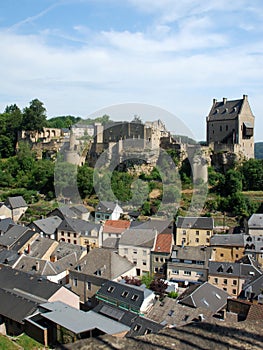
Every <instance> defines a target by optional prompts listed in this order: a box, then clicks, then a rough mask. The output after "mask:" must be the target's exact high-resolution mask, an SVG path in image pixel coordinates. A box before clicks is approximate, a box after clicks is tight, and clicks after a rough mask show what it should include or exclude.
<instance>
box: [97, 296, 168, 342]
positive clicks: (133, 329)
mask: <svg viewBox="0 0 263 350" xmlns="http://www.w3.org/2000/svg"><path fill="white" fill-rule="evenodd" d="M92 311H94V312H97V313H99V314H102V315H104V316H106V317H108V318H110V319H113V320H115V321H118V322H120V323H122V324H124V325H126V326H128V327H129V328H130V331H129V332H128V334H127V335H126V337H134V336H140V335H144V334H145V332H146V330H147V331H150V332H151V333H157V332H159V331H160V330H161V329H162V328H163V327H164V326H163V325H161V324H159V323H157V322H154V321H152V320H150V319H148V318H145V317H141V316H139V315H138V316H134V313H133V312H131V311H128V310H122V309H120V308H118V307H117V306H114V305H109V304H106V303H104V302H100V303H99V304H98V305H97V306H96V307H95V308H94V309H92Z"/></svg>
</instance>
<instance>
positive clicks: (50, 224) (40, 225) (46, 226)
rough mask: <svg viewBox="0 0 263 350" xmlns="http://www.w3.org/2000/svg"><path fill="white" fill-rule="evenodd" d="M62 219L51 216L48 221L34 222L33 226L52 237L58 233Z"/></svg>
mask: <svg viewBox="0 0 263 350" xmlns="http://www.w3.org/2000/svg"><path fill="white" fill-rule="evenodd" d="M61 222H62V219H61V218H60V217H58V216H50V217H48V218H46V219H40V220H35V221H33V225H34V226H35V227H36V229H37V230H38V231H39V232H43V233H45V234H46V235H52V234H54V233H55V232H56V229H57V228H58V226H59V225H60V224H61Z"/></svg>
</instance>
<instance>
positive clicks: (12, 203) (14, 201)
mask: <svg viewBox="0 0 263 350" xmlns="http://www.w3.org/2000/svg"><path fill="white" fill-rule="evenodd" d="M5 203H6V205H7V206H9V207H10V208H11V209H16V208H24V207H27V206H28V205H27V204H26V202H25V200H24V198H23V197H22V196H17V197H8V198H7V200H6V202H5Z"/></svg>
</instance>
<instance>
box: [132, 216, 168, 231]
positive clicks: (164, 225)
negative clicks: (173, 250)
mask: <svg viewBox="0 0 263 350" xmlns="http://www.w3.org/2000/svg"><path fill="white" fill-rule="evenodd" d="M131 228H132V229H136V228H137V229H155V230H157V232H158V233H173V221H171V220H169V219H167V220H161V219H150V220H147V221H132V222H131Z"/></svg>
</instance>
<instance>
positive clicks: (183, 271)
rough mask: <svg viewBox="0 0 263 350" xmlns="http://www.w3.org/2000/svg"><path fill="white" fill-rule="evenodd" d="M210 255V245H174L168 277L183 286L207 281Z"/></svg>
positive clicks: (169, 262) (168, 265)
mask: <svg viewBox="0 0 263 350" xmlns="http://www.w3.org/2000/svg"><path fill="white" fill-rule="evenodd" d="M210 257H211V249H210V247H206V246H203V247H202V246H199V247H191V246H184V247H179V246H175V247H173V250H172V256H171V259H170V261H168V264H167V279H168V280H170V281H173V282H176V283H178V284H179V285H180V286H182V287H186V286H188V285H189V284H200V283H203V282H206V281H207V279H208V262H209V259H210Z"/></svg>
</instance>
